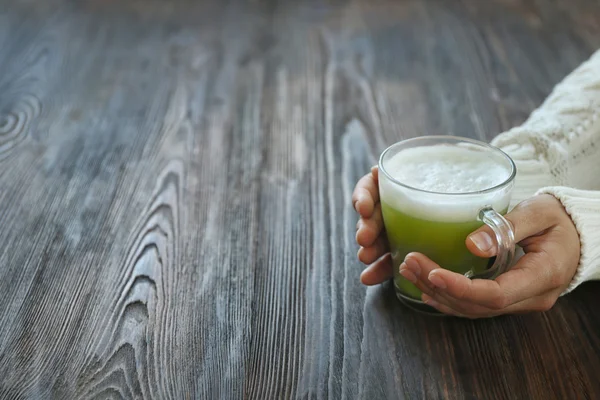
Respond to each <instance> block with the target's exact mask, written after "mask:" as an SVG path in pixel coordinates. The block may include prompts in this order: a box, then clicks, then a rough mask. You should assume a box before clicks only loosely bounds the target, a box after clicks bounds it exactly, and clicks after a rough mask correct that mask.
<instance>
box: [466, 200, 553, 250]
mask: <svg viewBox="0 0 600 400" xmlns="http://www.w3.org/2000/svg"><path fill="white" fill-rule="evenodd" d="M547 201H549V199H546V198H544V197H542V196H536V197H533V198H531V199H529V200H525V201H524V202H522V203H519V204H518V205H517V206H516V207H515V208H514V209H513V210H512V211H511V212H509V213H508V214H506V215H505V216H504V218H506V220H507V221H508V222H509V223H510V225H511V226H512V227H513V231H514V234H515V242H516V243H519V242H521V241H522V240H525V239H527V238H528V237H530V236H534V235H537V234H539V233H540V232H543V231H545V230H546V229H548V228H550V227H551V226H553V224H554V218H553V214H552V211H551V210H552V208H550V207H548V204H546V202H547ZM544 210H546V212H545V211H544ZM466 245H467V249H469V251H470V252H471V253H473V254H474V255H476V256H478V257H493V256H495V255H496V253H497V247H498V246H497V241H496V233H495V232H494V230H493V229H492V228H490V227H489V226H488V225H483V226H482V227H481V228H479V229H477V230H476V231H474V232H473V233H471V234H470V235H469V236H468V237H467V240H466Z"/></svg>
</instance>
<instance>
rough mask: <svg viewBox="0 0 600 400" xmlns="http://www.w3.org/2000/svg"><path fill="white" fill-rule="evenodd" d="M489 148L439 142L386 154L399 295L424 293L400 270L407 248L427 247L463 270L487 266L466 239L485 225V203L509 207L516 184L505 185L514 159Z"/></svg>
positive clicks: (383, 185) (441, 261)
mask: <svg viewBox="0 0 600 400" xmlns="http://www.w3.org/2000/svg"><path fill="white" fill-rule="evenodd" d="M489 150H490V149H488V148H483V150H482V149H478V148H477V147H476V146H460V145H449V144H437V145H431V146H421V147H409V148H405V149H400V150H399V151H396V152H395V153H392V154H388V155H386V153H384V155H383V156H382V160H381V162H380V168H381V169H382V170H383V173H380V175H379V176H380V178H379V190H380V197H381V209H382V212H383V220H384V223H385V229H386V232H387V237H388V241H389V245H390V249H391V252H392V259H393V264H394V284H395V287H396V293H397V295H398V296H399V297H400V298H402V297H405V298H410V299H413V300H416V301H420V298H421V291H420V290H418V289H417V287H416V286H415V285H413V284H412V283H411V282H409V281H408V280H406V279H405V278H404V277H403V276H402V275H400V273H399V266H400V264H401V263H402V262H403V261H404V258H405V257H406V255H407V254H408V253H411V252H420V253H423V254H425V255H426V256H427V257H429V258H430V259H432V260H433V261H435V262H436V263H437V264H438V265H439V266H440V267H442V268H446V269H449V270H451V271H455V272H459V273H461V274H465V273H467V272H470V273H471V274H475V275H476V274H478V273H481V272H483V271H485V270H486V269H487V268H488V266H489V264H490V260H489V259H485V258H479V257H476V256H474V255H473V254H471V253H470V252H469V251H468V250H467V247H466V244H465V240H466V238H467V236H468V235H469V234H470V233H471V232H473V231H475V230H476V229H477V228H479V227H480V226H482V224H483V222H481V221H480V220H479V219H478V216H479V211H480V210H481V209H482V208H485V207H492V208H493V209H494V210H496V211H497V212H499V213H501V214H504V213H506V211H507V209H508V204H509V200H510V191H511V189H512V185H508V184H507V185H503V183H505V182H507V180H509V178H510V177H511V173H512V170H511V163H510V161H507V158H503V156H502V154H503V153H500V156H493V155H490V153H491V152H490V151H489ZM508 160H509V159H508Z"/></svg>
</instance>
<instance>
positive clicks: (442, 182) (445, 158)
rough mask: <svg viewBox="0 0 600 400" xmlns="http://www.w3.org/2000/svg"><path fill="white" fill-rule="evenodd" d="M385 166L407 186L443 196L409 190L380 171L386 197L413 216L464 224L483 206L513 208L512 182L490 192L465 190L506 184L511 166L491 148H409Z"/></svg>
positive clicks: (393, 205) (380, 179)
mask: <svg viewBox="0 0 600 400" xmlns="http://www.w3.org/2000/svg"><path fill="white" fill-rule="evenodd" d="M384 168H385V170H386V172H387V173H388V174H390V175H391V176H392V177H393V178H394V179H396V180H397V181H399V182H402V183H403V184H405V185H408V186H411V187H414V188H417V189H421V190H426V191H431V192H438V193H462V194H460V195H454V196H452V195H443V194H433V193H424V192H419V191H415V190H410V189H406V188H404V187H402V186H400V185H397V184H395V183H393V182H392V181H390V180H389V179H387V178H386V177H385V176H384V174H380V178H379V182H380V183H379V186H380V191H381V199H382V201H384V202H386V203H387V204H389V205H390V206H392V207H394V208H396V209H398V210H399V211H403V212H405V213H407V214H410V215H412V216H414V217H418V218H422V219H427V220H432V221H440V222H463V221H471V220H474V219H476V218H477V214H478V212H479V210H480V209H481V208H482V207H485V206H487V205H490V206H492V207H494V209H496V210H498V211H500V210H504V209H506V208H507V207H508V203H509V201H510V191H511V189H512V185H509V186H508V187H506V188H503V189H499V190H495V191H493V192H490V193H485V194H466V193H471V192H476V191H481V190H486V189H490V188H492V187H495V186H497V185H500V184H502V183H503V182H505V181H506V180H507V179H508V178H509V177H510V174H511V170H510V166H509V165H508V163H507V162H506V160H503V159H501V158H496V157H495V156H494V155H493V154H490V152H487V151H480V150H476V149H473V148H469V147H462V146H450V145H437V146H424V147H415V148H410V149H405V150H402V151H400V152H398V153H397V154H395V155H393V156H392V157H390V158H389V159H388V160H385V164H384Z"/></svg>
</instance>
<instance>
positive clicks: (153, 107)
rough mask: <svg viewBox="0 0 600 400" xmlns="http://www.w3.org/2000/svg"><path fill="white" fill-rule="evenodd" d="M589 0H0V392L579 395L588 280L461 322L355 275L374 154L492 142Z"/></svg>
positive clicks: (527, 106) (550, 80)
mask: <svg viewBox="0 0 600 400" xmlns="http://www.w3.org/2000/svg"><path fill="white" fill-rule="evenodd" d="M599 16H600V5H599V4H597V3H596V2H591V1H586V0H576V1H566V0H556V1H553V2H542V1H527V0H510V1H509V0H495V1H489V2H481V1H477V0H463V1H458V0H452V1H441V0H427V1H417V0H406V1H390V0H375V1H373V0H369V1H366V0H340V1H331V2H317V1H306V2H294V1H283V0H281V1H263V2H261V1H231V2H220V1H217V0H214V1H208V0H206V1H202V2H196V1H187V0H177V1H171V2H164V1H158V0H146V1H130V2H106V1H92V0H87V1H82V2H77V3H73V2H69V1H66V0H51V1H47V2H43V1H39V0H19V1H1V0H0V71H2V73H1V74H0V210H1V212H0V226H1V227H2V229H0V398H2V399H4V398H6V399H47V398H57V399H59V398H148V399H167V398H173V399H186V398H190V399H191V398H198V399H212V398H227V399H228V398H232V399H237V398H257V399H265V398H269V399H270V398H277V399H279V398H286V399H287V398H344V399H346V398H350V399H354V398H407V399H412V398H451V399H471V398H477V399H480V398H498V399H501V398H510V399H532V398H544V399H545V398H556V397H559V398H568V399H570V398H590V397H591V398H593V397H594V396H600V383H599V382H598V380H597V371H599V370H600V336H599V335H598V332H599V331H600V311H598V310H597V309H596V308H594V307H593V304H595V299H596V298H597V294H596V293H597V291H598V284H596V283H589V284H585V285H583V286H582V287H581V288H580V289H578V290H577V291H576V292H575V293H573V294H571V295H569V296H566V297H564V298H562V299H560V301H559V302H558V304H557V305H556V306H555V307H554V308H553V309H552V310H551V311H549V312H547V313H543V314H531V315H524V316H507V317H501V318H494V319H491V320H481V321H463V320H455V319H446V318H440V319H435V318H434V319H432V318H429V317H424V316H421V315H417V314H414V313H413V312H411V311H409V310H406V309H404V308H403V307H402V306H401V305H400V304H399V303H398V301H397V300H396V299H395V297H394V294H393V292H392V290H391V288H390V287H389V285H381V286H378V287H372V288H368V289H367V288H365V287H364V286H362V285H361V284H360V282H359V280H358V276H359V274H360V271H361V270H362V265H361V264H360V263H359V262H358V260H357V259H356V250H357V247H356V244H355V241H354V234H355V224H356V214H355V212H354V210H353V209H352V206H351V202H350V195H351V191H352V188H353V186H354V183H355V182H356V181H357V179H358V178H359V177H360V176H362V175H363V174H364V173H365V171H367V170H368V168H369V167H370V166H371V165H373V164H374V163H375V162H376V159H377V156H378V154H379V153H380V152H381V151H382V150H383V149H384V148H385V147H386V146H387V145H389V144H391V143H393V142H395V141H397V140H400V139H403V138H408V137H414V136H419V135H425V134H433V133H452V134H458V135H461V136H468V137H473V138H479V139H491V138H492V137H493V136H494V135H496V134H497V133H499V132H501V131H503V130H506V129H508V128H510V127H512V126H514V125H515V124H518V123H520V122H522V121H523V120H524V119H525V118H526V117H527V115H528V114H529V112H530V111H531V110H532V109H534V108H535V107H536V106H537V105H538V104H539V103H540V102H541V101H542V100H543V99H544V97H545V96H546V95H547V94H548V93H549V91H550V90H551V89H552V87H553V85H554V84H555V83H556V82H558V81H559V80H560V79H562V77H563V76H565V75H566V74H567V73H568V72H569V71H571V70H572V69H573V68H574V67H575V66H576V65H578V64H579V63H580V62H582V61H583V60H585V59H586V58H587V57H589V55H590V54H591V52H592V51H593V50H594V49H595V48H597V47H598V46H599V45H600V35H599V33H600V20H599V18H600V17H599Z"/></svg>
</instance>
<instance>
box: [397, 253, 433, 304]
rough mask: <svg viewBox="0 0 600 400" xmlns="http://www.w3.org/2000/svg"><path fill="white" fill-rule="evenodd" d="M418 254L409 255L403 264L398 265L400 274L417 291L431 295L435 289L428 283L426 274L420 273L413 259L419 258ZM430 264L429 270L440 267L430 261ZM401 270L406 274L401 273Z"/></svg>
mask: <svg viewBox="0 0 600 400" xmlns="http://www.w3.org/2000/svg"><path fill="white" fill-rule="evenodd" d="M419 254H420V253H409V254H408V255H407V256H406V257H405V258H404V262H403V263H402V264H401V265H400V273H401V274H402V276H404V277H405V278H406V279H408V280H409V281H411V282H412V283H413V284H414V285H415V286H417V288H419V290H421V291H422V292H423V293H429V294H432V293H433V292H434V291H435V289H436V287H435V286H434V285H433V284H432V283H431V282H430V281H429V279H427V273H425V274H424V273H422V271H421V268H420V267H419V263H418V261H417V260H416V259H415V258H416V257H419ZM421 256H422V255H421ZM428 260H429V259H428ZM429 261H431V260H429ZM431 263H432V265H431V266H430V268H440V266H439V265H437V264H435V263H434V262H433V261H431ZM403 270H406V271H408V273H403Z"/></svg>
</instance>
